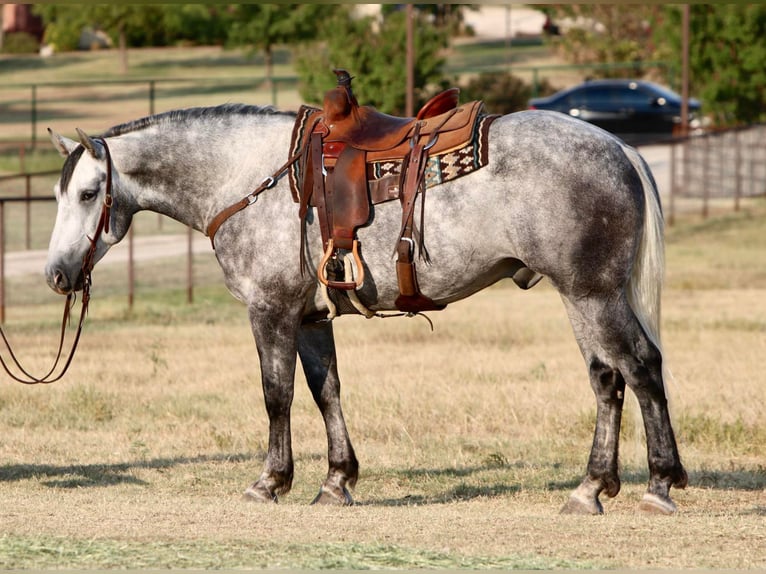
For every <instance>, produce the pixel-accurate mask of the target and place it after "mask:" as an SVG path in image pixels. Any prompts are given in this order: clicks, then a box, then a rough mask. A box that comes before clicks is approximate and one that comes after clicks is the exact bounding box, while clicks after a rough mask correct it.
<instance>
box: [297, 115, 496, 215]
mask: <svg viewBox="0 0 766 574" xmlns="http://www.w3.org/2000/svg"><path fill="white" fill-rule="evenodd" d="M316 112H321V110H320V109H318V108H315V107H312V106H306V105H303V106H301V107H300V108H299V110H298V112H297V116H296V120H295V124H294V127H293V133H292V139H291V141H290V155H291V156H292V155H294V154H296V153H298V152H299V151H300V150H301V149H302V148H303V146H304V142H305V141H306V139H305V138H306V136H307V131H310V130H311V129H312V127H313V126H311V125H308V124H309V118H310V117H311V116H312V115H313V114H315V113H316ZM498 117H499V116H497V115H490V114H484V113H479V114H478V115H477V117H476V121H475V123H474V126H473V130H472V131H471V137H470V139H469V141H467V142H465V144H461V145H459V146H457V147H455V148H453V149H450V150H445V151H443V152H441V153H439V154H435V155H429V158H428V163H427V164H426V174H425V183H426V187H433V186H435V185H439V184H442V183H445V182H447V181H450V180H453V179H456V178H458V177H462V176H464V175H467V174H469V173H471V172H472V171H475V170H477V169H480V168H482V167H484V166H485V165H487V163H488V161H489V146H488V143H489V126H490V124H491V123H492V121H493V120H495V119H496V118H498ZM402 161H403V160H401V159H395V160H383V161H376V162H368V164H367V179H368V183H369V186H370V196H371V199H372V203H380V202H382V201H388V200H391V199H397V198H398V197H399V183H400V181H399V180H400V177H399V175H400V173H401V167H402ZM304 169H305V166H304V165H303V162H300V161H298V162H295V163H293V165H292V166H291V167H290V170H289V172H288V176H289V180H290V190H291V192H292V195H293V199H295V201H298V198H299V197H300V188H301V185H302V182H303V175H304V173H303V171H304Z"/></svg>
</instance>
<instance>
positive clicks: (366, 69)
mask: <svg viewBox="0 0 766 574" xmlns="http://www.w3.org/2000/svg"><path fill="white" fill-rule="evenodd" d="M416 17H417V19H418V20H417V22H416V24H415V31H416V37H415V92H416V93H415V101H416V104H418V105H421V104H422V103H424V102H425V101H426V99H427V98H428V96H429V95H431V94H429V88H431V89H433V86H434V85H437V84H439V82H440V80H441V79H442V67H443V65H444V58H443V57H442V56H441V50H442V49H444V48H445V47H446V46H447V38H448V35H447V34H446V32H445V31H443V30H441V29H439V28H437V27H435V26H432V25H429V24H428V23H427V22H426V19H425V16H424V15H423V14H422V13H420V12H418V11H416ZM326 24H327V26H328V28H327V29H326V30H325V31H324V33H323V34H322V37H323V38H324V41H323V42H321V43H320V44H318V45H317V44H315V45H312V46H310V47H308V48H305V49H303V50H302V51H300V52H299V54H298V56H297V58H296V70H297V71H298V74H299V76H300V77H301V96H302V97H303V98H304V99H305V100H306V101H310V102H315V103H319V102H321V101H322V97H323V94H324V93H325V91H326V90H328V89H329V88H331V87H333V86H334V85H335V76H334V75H333V74H332V70H333V68H344V69H346V70H348V71H349V72H350V73H351V74H352V75H354V76H356V77H358V78H359V79H358V80H357V81H356V82H355V83H354V93H355V95H356V97H357V100H359V103H360V104H369V105H372V106H374V107H376V108H378V109H380V110H382V111H384V112H386V113H390V114H403V113H404V108H405V103H406V83H407V79H406V73H405V69H406V67H405V64H406V35H407V30H406V21H405V13H404V11H402V10H399V11H394V12H392V13H389V14H388V15H387V16H385V17H384V18H383V19H382V20H378V19H376V18H374V17H370V16H368V17H363V18H359V17H356V16H355V15H354V14H353V13H352V11H351V10H349V9H346V10H344V11H341V12H339V13H338V14H336V16H335V17H334V18H333V19H331V20H329V21H327V22H326ZM330 30H331V32H330Z"/></svg>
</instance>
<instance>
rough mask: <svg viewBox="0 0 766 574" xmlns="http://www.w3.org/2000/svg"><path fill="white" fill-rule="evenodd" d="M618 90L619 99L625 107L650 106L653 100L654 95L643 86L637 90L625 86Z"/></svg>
mask: <svg viewBox="0 0 766 574" xmlns="http://www.w3.org/2000/svg"><path fill="white" fill-rule="evenodd" d="M616 90H617V91H618V94H617V99H618V100H619V102H620V104H622V105H624V106H634V107H635V106H648V105H649V104H650V103H651V101H652V99H653V94H652V93H651V92H649V91H648V90H646V89H644V88H642V87H641V86H638V87H636V88H630V87H629V86H624V87H620V88H616Z"/></svg>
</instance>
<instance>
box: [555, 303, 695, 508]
mask: <svg viewBox="0 0 766 574" xmlns="http://www.w3.org/2000/svg"><path fill="white" fill-rule="evenodd" d="M564 300H565V303H566V305H567V310H568V312H569V317H570V320H571V322H572V325H573V328H574V331H575V336H576V337H577V340H578V343H579V345H580V349H581V350H582V352H583V356H584V357H585V360H586V362H587V363H588V366H589V369H590V379H591V385H592V387H593V390H594V392H595V394H596V401H597V419H596V431H595V434H594V438H593V448H592V450H591V455H590V459H589V461H588V474H587V476H586V477H585V479H584V480H583V482H582V483H581V484H580V486H579V487H578V488H577V489H576V490H575V491H574V492H573V493H572V495H571V497H570V500H569V502H568V503H567V504H566V505H565V506H564V508H563V509H562V511H563V512H585V513H591V514H597V513H600V512H602V511H603V508H602V506H601V503H600V502H599V500H598V496H599V494H600V493H601V492H603V491H605V492H606V493H607V495H608V496H615V495H616V494H617V493H618V492H619V489H620V481H619V476H618V446H619V442H618V441H619V431H620V420H621V416H622V405H623V400H624V390H625V384H626V383H627V385H628V386H629V387H630V388H631V389H632V390H633V392H634V393H635V394H636V397H637V399H638V402H639V405H640V406H641V412H642V415H643V419H644V428H645V430H646V441H647V452H648V463H649V473H650V477H649V488H648V491H647V493H646V494H645V495H644V499H643V500H642V503H641V509H642V510H644V511H649V512H660V513H665V514H670V513H673V512H675V510H676V507H675V504H674V503H673V501H672V500H671V499H670V496H669V491H670V487H671V486H677V487H680V488H683V487H684V486H685V485H686V472H685V471H684V469H683V466H682V465H681V461H680V457H679V455H678V448H677V446H676V441H675V436H674V434H673V429H672V426H671V424H670V415H669V413H668V407H667V399H666V396H665V389H664V384H663V380H662V356H661V353H660V350H659V349H658V348H657V347H656V346H655V345H654V344H653V343H652V342H651V341H650V340H649V338H648V337H647V335H646V333H645V332H644V330H643V328H642V327H641V324H640V323H639V321H638V319H637V318H636V316H635V314H634V313H633V311H632V309H631V308H630V306H629V305H628V302H627V300H626V299H625V297H624V296H620V297H617V298H608V297H605V298H603V299H597V298H593V297H591V298H581V299H577V300H576V302H573V301H572V300H569V299H566V298H565V299H564Z"/></svg>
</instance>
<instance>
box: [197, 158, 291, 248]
mask: <svg viewBox="0 0 766 574" xmlns="http://www.w3.org/2000/svg"><path fill="white" fill-rule="evenodd" d="M302 155H303V150H301V151H300V152H298V153H296V154H295V155H294V156H292V157H291V158H290V159H288V160H287V161H286V162H285V163H284V164H282V166H281V167H280V168H279V169H278V170H277V171H275V172H274V174H273V175H270V176H269V177H267V178H266V179H264V180H263V181H262V182H261V184H260V185H259V186H258V187H256V188H255V189H254V190H253V191H251V192H250V193H248V194H247V195H246V196H245V197H243V198H242V199H240V200H239V201H238V202H237V203H234V204H232V205H230V206H229V207H226V208H224V209H222V210H221V211H219V212H218V214H217V215H216V216H215V217H213V219H212V221H211V222H210V224H209V225H208V226H207V230H206V231H205V235H207V236H208V237H209V238H210V244H211V245H212V246H213V249H215V234H216V232H217V231H218V228H219V227H221V225H223V223H224V222H225V221H226V220H227V219H229V218H230V217H231V216H232V215H234V214H235V213H237V212H239V211H242V210H243V209H245V208H246V207H247V206H248V205H252V204H253V203H255V202H256V200H257V199H258V196H259V195H260V194H261V193H263V192H264V191H266V190H267V189H271V188H272V187H274V186H275V185H276V184H277V181H279V178H281V177H282V176H283V175H284V174H285V173H286V172H287V169H288V168H289V167H290V166H291V165H292V164H294V163H295V162H296V161H298V160H299V159H300V157H301V156H302Z"/></svg>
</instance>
